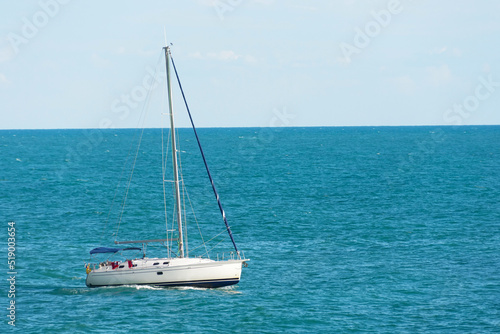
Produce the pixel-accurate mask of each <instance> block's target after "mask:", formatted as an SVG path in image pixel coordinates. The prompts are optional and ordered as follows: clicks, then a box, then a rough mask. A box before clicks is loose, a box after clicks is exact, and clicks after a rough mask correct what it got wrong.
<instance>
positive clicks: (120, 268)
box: [86, 46, 249, 288]
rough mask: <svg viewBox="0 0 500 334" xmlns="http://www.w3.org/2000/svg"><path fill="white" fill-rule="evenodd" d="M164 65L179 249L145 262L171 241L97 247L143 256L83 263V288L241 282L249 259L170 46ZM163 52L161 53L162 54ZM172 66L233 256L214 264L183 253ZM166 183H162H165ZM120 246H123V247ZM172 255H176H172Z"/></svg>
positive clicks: (93, 253)
mask: <svg viewBox="0 0 500 334" xmlns="http://www.w3.org/2000/svg"><path fill="white" fill-rule="evenodd" d="M163 51H164V53H165V62H166V76H167V95H168V106H169V107H168V108H169V115H170V134H171V140H170V141H171V145H172V147H171V150H172V167H173V187H174V188H175V191H174V193H175V195H174V197H175V209H174V216H175V220H176V221H177V224H176V225H177V231H176V232H177V238H175V240H176V241H177V245H178V249H177V251H176V252H171V251H170V250H169V251H168V254H167V257H164V258H159V257H155V258H148V257H146V252H145V248H146V246H147V245H148V244H151V243H160V244H163V245H165V242H169V241H172V238H170V239H168V238H167V239H147V240H131V241H115V245H116V246H115V247H97V248H94V249H92V250H91V251H90V254H91V256H96V255H97V254H105V255H108V254H110V255H111V256H113V255H115V254H116V253H118V254H122V255H123V253H125V252H129V251H134V250H135V251H142V256H141V257H137V258H134V259H126V260H122V261H109V259H108V260H107V261H103V262H97V263H96V262H94V263H92V262H89V263H86V272H87V278H86V285H87V286H88V287H101V286H117V285H152V286H160V287H170V286H197V287H203V288H218V287H223V286H228V285H233V284H237V283H238V282H239V281H240V277H241V271H242V267H243V266H245V267H246V266H247V263H246V262H247V261H249V260H248V259H245V258H244V256H243V254H242V253H241V252H240V251H239V250H238V248H237V247H236V243H235V241H234V238H233V235H232V233H231V229H230V227H229V225H228V222H227V219H226V215H225V212H224V210H223V208H222V205H221V202H220V198H219V195H218V193H217V190H216V188H215V185H214V182H213V179H212V176H211V174H210V171H209V169H208V165H207V162H206V159H205V155H204V153H203V149H202V148H201V144H200V140H199V137H198V134H197V132H196V127H195V126H194V123H193V119H192V117H191V113H190V111H189V107H188V105H187V102H186V98H185V96H184V92H183V90H182V85H181V83H180V80H179V76H178V74H177V69H176V68H175V63H174V60H173V58H172V55H171V50H170V46H165V47H164V48H163ZM163 51H162V52H163ZM171 65H172V66H173V69H174V71H175V75H176V77H177V81H178V84H179V88H180V91H181V92H182V97H183V99H184V102H185V104H186V109H187V111H188V114H189V118H190V120H191V124H192V127H193V130H194V134H195V137H196V140H197V142H198V146H199V149H200V152H201V156H202V158H203V162H204V164H205V167H206V171H207V175H208V178H209V180H210V183H211V185H212V190H213V192H214V194H215V198H216V200H217V203H218V207H219V210H220V212H221V215H222V219H223V221H224V224H225V228H226V230H227V232H228V234H229V237H230V239H231V241H232V243H233V246H234V249H235V251H234V252H231V253H230V255H229V256H228V257H227V258H222V257H221V258H219V257H218V258H217V260H214V259H211V258H207V257H189V256H188V255H187V254H186V253H187V252H186V250H185V246H184V241H185V238H184V236H183V232H184V227H183V214H182V213H183V210H182V207H181V206H182V203H181V191H180V182H181V181H180V180H179V176H180V174H179V166H178V160H179V157H178V155H179V151H178V148H177V143H176V140H177V139H176V131H175V125H174V112H173V103H172V85H171V82H170V74H171V69H170V67H171ZM164 182H165V180H164ZM131 244H132V245H140V246H141V247H138V246H137V247H136V246H132V247H125V248H122V247H123V246H125V245H131ZM122 245H123V246H122ZM173 253H176V254H175V255H173Z"/></svg>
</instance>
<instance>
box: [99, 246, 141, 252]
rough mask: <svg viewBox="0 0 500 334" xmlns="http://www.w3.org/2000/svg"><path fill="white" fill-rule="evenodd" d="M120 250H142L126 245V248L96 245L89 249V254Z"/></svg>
mask: <svg viewBox="0 0 500 334" xmlns="http://www.w3.org/2000/svg"><path fill="white" fill-rule="evenodd" d="M121 250H142V248H139V247H128V248H110V247H97V248H94V249H92V250H91V251H90V254H98V253H116V252H118V251H121Z"/></svg>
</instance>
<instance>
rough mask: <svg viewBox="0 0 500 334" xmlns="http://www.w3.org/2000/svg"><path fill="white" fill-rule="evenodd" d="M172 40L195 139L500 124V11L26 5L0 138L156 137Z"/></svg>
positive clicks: (4, 70) (494, 6) (211, 2)
mask: <svg viewBox="0 0 500 334" xmlns="http://www.w3.org/2000/svg"><path fill="white" fill-rule="evenodd" d="M165 40H167V42H168V43H172V44H173V45H172V47H171V48H172V55H173V57H174V61H175V63H176V66H177V69H178V71H179V75H180V77H181V81H182V85H183V88H184V90H185V93H186V97H187V99H188V103H189V105H190V109H191V111H192V113H193V116H194V119H195V122H196V124H197V126H198V127H247V126H248V127H268V126H384V125H387V126H397V125H436V126H437V125H483V124H485V125H489V124H500V112H499V111H500V110H499V109H500V108H499V107H500V2H499V1H493V0H483V1H470V0H439V1H438V0H432V1H431V0H373V1H370V0H309V1H305V0H304V1H300V0H287V1H285V0H191V1H174V0H161V1H159V0H148V1H131V0H120V1H117V0H107V1H94V0H89V1H81V0H39V1H31V0H24V1H2V2H1V3H0V113H1V118H0V129H53V128H131V127H132V128H133V127H138V126H140V125H144V126H145V127H160V126H162V124H161V122H162V121H161V119H160V116H159V115H160V114H161V113H162V112H164V110H163V107H162V104H161V103H160V102H157V101H156V100H158V101H160V100H164V91H165V89H164V87H165V84H164V66H165V65H164V60H163V59H162V47H163V46H164V45H165ZM162 66H163V67H162ZM155 73H160V74H161V75H159V76H158V75H157V74H155ZM147 88H152V93H151V95H148V93H147ZM174 94H175V95H176V100H175V101H174V106H175V109H176V110H178V109H181V108H180V107H181V104H182V102H181V100H179V98H178V96H179V94H178V91H174ZM149 96H150V97H149ZM162 96H163V97H162ZM155 99H156V100H155ZM145 105H149V106H150V107H151V109H153V111H150V112H149V113H148V114H147V117H146V118H141V115H143V114H142V111H143V110H145ZM163 105H164V104H163ZM177 124H178V125H179V126H188V121H187V119H186V118H185V117H184V116H179V118H178V123H177Z"/></svg>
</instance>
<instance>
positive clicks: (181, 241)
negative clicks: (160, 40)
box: [163, 46, 184, 257]
mask: <svg viewBox="0 0 500 334" xmlns="http://www.w3.org/2000/svg"><path fill="white" fill-rule="evenodd" d="M163 50H165V62H166V67H167V92H168V109H169V113H170V133H171V135H172V165H173V168H174V186H175V211H176V212H175V214H176V217H177V228H178V230H179V257H184V238H183V236H182V212H181V192H180V189H179V170H178V167H177V144H176V141H175V125H174V107H173V103H172V86H171V84H170V60H169V59H170V47H169V46H166V47H164V48H163Z"/></svg>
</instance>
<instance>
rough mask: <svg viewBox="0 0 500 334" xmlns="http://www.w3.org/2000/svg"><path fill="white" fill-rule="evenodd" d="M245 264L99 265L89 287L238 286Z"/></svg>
mask: <svg viewBox="0 0 500 334" xmlns="http://www.w3.org/2000/svg"><path fill="white" fill-rule="evenodd" d="M244 261H248V260H227V261H214V260H209V259H201V258H173V259H167V258H155V259H148V258H145V259H135V260H132V264H133V267H130V268H129V265H128V262H127V261H124V262H121V263H119V267H117V268H115V269H112V266H111V265H101V266H100V267H99V268H95V269H93V270H92V271H90V272H89V273H88V274H87V280H86V284H87V286H88V287H99V286H111V285H141V284H147V285H154V286H199V287H206V288H216V287H221V286H226V285H232V284H237V283H238V282H239V280H240V276H241V267H242V265H243V263H244Z"/></svg>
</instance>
